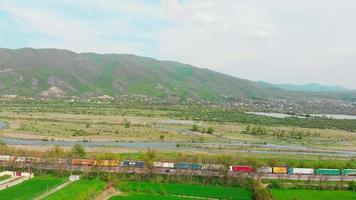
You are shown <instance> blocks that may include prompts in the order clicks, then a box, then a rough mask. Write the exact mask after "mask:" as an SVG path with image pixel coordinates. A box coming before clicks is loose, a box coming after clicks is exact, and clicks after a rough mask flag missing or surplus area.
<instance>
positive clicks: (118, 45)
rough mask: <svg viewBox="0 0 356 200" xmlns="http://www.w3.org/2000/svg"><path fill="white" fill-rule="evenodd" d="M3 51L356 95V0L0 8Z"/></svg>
mask: <svg viewBox="0 0 356 200" xmlns="http://www.w3.org/2000/svg"><path fill="white" fill-rule="evenodd" d="M0 47H5V48H21V47H34V48H64V49H70V50H73V51H76V52H89V51H91V52H98V53H133V54H138V55H143V56H150V57H155V58H158V59H164V60H175V61H180V62H184V63H189V64H192V65H195V66H198V67H202V68H209V69H212V70H216V71H220V72H223V73H226V74H231V75H234V76H237V77H241V78H247V79H250V80H266V81H271V82H275V83H298V84H300V83H311V82H318V83H322V84H329V85H342V86H344V87H348V88H352V89H356V1H355V0H342V1H338V0H268V1H267V0H250V1H246V0H141V1H140V0H75V1H73V0H47V1H43V0H0ZM0 62H1V61H0Z"/></svg>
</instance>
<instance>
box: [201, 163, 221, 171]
mask: <svg viewBox="0 0 356 200" xmlns="http://www.w3.org/2000/svg"><path fill="white" fill-rule="evenodd" d="M202 169H203V170H210V171H220V170H224V169H225V166H224V165H217V164H205V165H203V166H202Z"/></svg>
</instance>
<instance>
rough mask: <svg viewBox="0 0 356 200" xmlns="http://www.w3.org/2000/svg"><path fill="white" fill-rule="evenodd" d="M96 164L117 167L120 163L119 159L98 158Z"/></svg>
mask: <svg viewBox="0 0 356 200" xmlns="http://www.w3.org/2000/svg"><path fill="white" fill-rule="evenodd" d="M96 165H98V166H104V167H117V166H119V165H120V162H119V161H118V160H97V161H96Z"/></svg>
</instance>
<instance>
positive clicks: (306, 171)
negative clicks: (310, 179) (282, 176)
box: [288, 168, 314, 175]
mask: <svg viewBox="0 0 356 200" xmlns="http://www.w3.org/2000/svg"><path fill="white" fill-rule="evenodd" d="M288 174H301V175H312V174H314V169H312V168H288Z"/></svg>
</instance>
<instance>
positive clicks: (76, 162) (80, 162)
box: [72, 159, 96, 166]
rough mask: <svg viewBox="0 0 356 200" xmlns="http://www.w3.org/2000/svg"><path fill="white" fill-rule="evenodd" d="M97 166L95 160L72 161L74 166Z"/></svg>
mask: <svg viewBox="0 0 356 200" xmlns="http://www.w3.org/2000/svg"><path fill="white" fill-rule="evenodd" d="M95 164H96V161H95V160H89V159H72V165H82V166H93V165H95Z"/></svg>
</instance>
